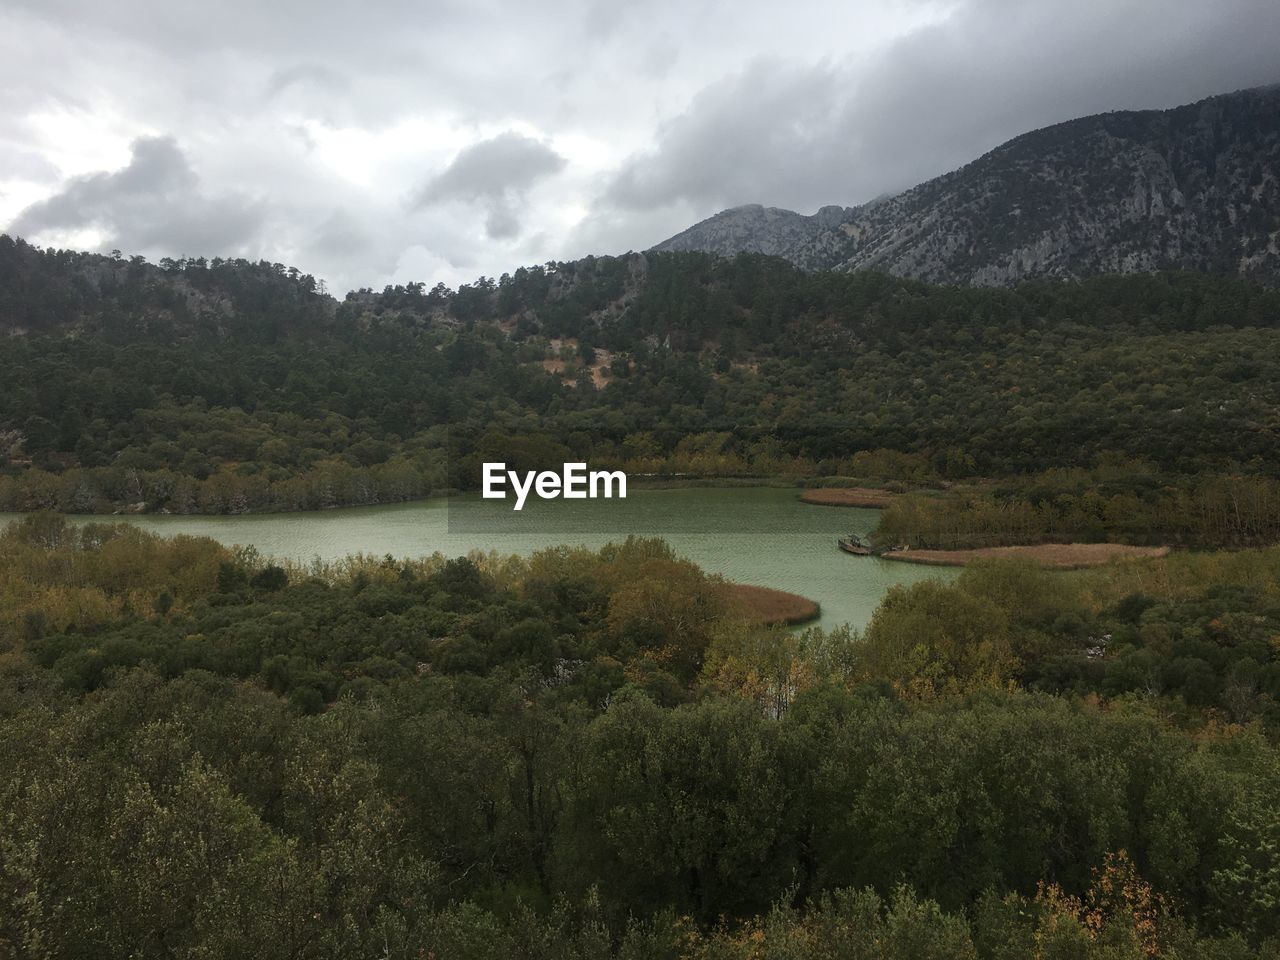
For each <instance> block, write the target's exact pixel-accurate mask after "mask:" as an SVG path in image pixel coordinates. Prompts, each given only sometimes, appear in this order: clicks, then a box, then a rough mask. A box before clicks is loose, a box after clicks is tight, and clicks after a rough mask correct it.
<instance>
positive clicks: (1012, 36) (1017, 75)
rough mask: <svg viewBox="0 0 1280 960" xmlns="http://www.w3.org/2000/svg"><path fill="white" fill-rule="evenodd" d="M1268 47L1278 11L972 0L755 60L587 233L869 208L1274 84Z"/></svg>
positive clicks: (615, 193)
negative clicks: (1089, 126) (744, 213)
mask: <svg viewBox="0 0 1280 960" xmlns="http://www.w3.org/2000/svg"><path fill="white" fill-rule="evenodd" d="M1276 36H1280V5H1277V4H1275V3H1274V2H1273V0H1224V2H1222V3H1219V4H1215V5H1212V6H1206V5H1200V4H1170V3H1167V2H1163V0H1124V2H1118V3H1117V2H1114V0H1085V2H1076V3H1072V4H1062V3H1059V2H1056V0H1054V2H1050V0H1016V2H1015V0H969V2H965V3H961V4H957V5H955V6H954V7H953V8H952V9H951V10H950V12H949V14H948V15H947V16H946V17H944V18H941V19H939V20H937V21H936V22H933V23H930V24H926V25H924V26H921V27H920V28H918V29H915V30H912V31H910V32H908V33H907V34H905V35H904V36H902V37H900V38H899V39H898V40H896V41H895V42H894V43H892V44H890V45H888V46H887V47H885V48H884V49H882V50H880V51H878V52H876V53H875V54H874V55H871V56H866V57H858V58H854V57H844V58H838V59H833V60H819V61H814V62H807V63H805V62H801V63H796V62H793V61H779V60H776V59H773V60H755V61H752V62H750V63H748V64H746V65H745V66H743V67H742V68H741V69H739V70H738V71H737V72H735V73H733V74H732V75H730V76H727V77H725V78H723V79H722V80H720V81H717V82H716V83H713V84H711V85H709V86H707V87H706V88H704V89H703V90H702V91H701V92H700V93H699V94H698V95H697V96H696V97H694V98H693V99H692V101H691V102H690V103H689V105H688V106H687V108H686V109H685V110H684V111H683V112H682V113H680V114H679V115H677V116H674V117H670V118H668V119H666V120H665V121H664V122H662V123H661V124H660V125H659V126H658V128H657V130H656V136H655V138H654V142H653V144H652V145H651V146H650V147H649V148H647V149H645V150H642V151H638V152H636V153H635V154H633V155H632V156H631V157H629V158H627V159H626V160H625V162H624V163H622V164H621V165H620V167H619V168H618V170H617V171H616V173H615V174H614V175H613V176H612V177H611V178H609V179H608V180H607V182H606V184H605V186H604V188H603V189H602V191H601V193H600V195H599V197H598V199H597V202H596V203H595V204H594V207H593V211H592V216H591V217H590V218H588V221H587V222H585V223H584V224H583V225H582V227H581V228H580V230H579V234H580V236H585V235H590V236H608V235H610V234H612V233H616V230H615V229H614V228H613V227H611V226H610V225H611V224H616V223H617V222H618V219H619V216H625V215H629V214H634V215H637V216H641V217H642V218H643V219H644V220H645V221H647V222H650V223H651V222H653V221H654V219H655V217H654V216H653V211H655V210H661V209H670V210H671V211H673V214H678V215H679V216H680V217H683V218H686V219H684V220H682V221H680V222H679V223H678V224H677V223H676V222H675V219H674V216H673V218H672V220H671V222H670V226H671V227H673V228H674V229H672V230H670V232H675V231H676V230H678V229H681V228H682V227H683V226H687V225H688V223H689V220H688V219H687V218H689V217H690V215H692V219H701V218H702V217H705V216H708V215H709V214H711V213H713V212H715V211H716V210H719V209H722V208H724V207H728V206H734V205H738V204H742V203H748V202H757V203H764V204H768V205H775V206H783V207H789V208H792V209H797V210H800V211H803V212H811V211H813V210H815V209H816V208H817V207H819V206H822V205H824V204H830V203H836V204H842V205H853V204H856V203H861V202H864V201H866V200H869V199H871V198H873V197H875V196H878V195H880V194H883V193H886V192H896V191H899V190H902V189H905V188H906V187H909V186H912V185H914V184H916V183H918V182H920V181H922V180H925V179H928V178H930V177H933V176H936V175H938V174H941V173H944V172H946V171H948V170H952V169H955V168H956V167H959V166H961V165H963V164H964V163H967V162H968V161H970V160H972V159H975V158H976V157H978V156H980V155H981V154H982V153H985V152H986V151H988V150H990V149H992V148H993V147H995V146H998V145H999V144H1000V143H1002V142H1004V141H1005V140H1008V139H1010V138H1012V137H1014V136H1017V135H1018V134H1021V133H1024V132H1027V131H1029V130H1033V129H1036V128H1039V127H1042V126H1047V125H1050V124H1053V123H1057V122H1060V121H1065V120H1069V119H1073V118H1075V117H1079V116H1085V115H1088V114H1091V113H1099V112H1104V111H1107V110H1113V109H1142V108H1164V107H1170V106H1175V105H1178V104H1181V103H1185V102H1190V101H1193V100H1196V99H1200V98H1202V97H1205V96H1209V95H1212V94H1214V93H1222V92H1227V91H1230V90H1234V89H1239V88H1241V87H1246V86H1254V85H1261V84H1264V83H1268V82H1274V81H1275V80H1280V61H1277V60H1276V56H1275V54H1276V47H1275V41H1274V38H1275V37H1276ZM661 239H663V236H659V235H652V236H651V237H649V238H648V242H649V243H652V242H658V241H660V240H661ZM643 245H648V244H647V243H645V244H643Z"/></svg>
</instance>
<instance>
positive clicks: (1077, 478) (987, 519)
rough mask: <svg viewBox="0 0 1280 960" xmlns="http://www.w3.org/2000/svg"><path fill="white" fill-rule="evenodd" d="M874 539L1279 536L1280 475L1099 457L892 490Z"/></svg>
mask: <svg viewBox="0 0 1280 960" xmlns="http://www.w3.org/2000/svg"><path fill="white" fill-rule="evenodd" d="M874 539H875V541H876V542H877V543H878V544H879V545H880V546H884V547H893V546H898V545H907V546H911V547H924V548H932V549H942V550H954V549H965V548H968V547H987V546H994V545H1016V544H1033V543H1052V542H1057V541H1064V540H1065V541H1073V540H1084V541H1091V542H1119V543H1134V544H1174V545H1178V546H1190V547H1210V546H1219V547H1221V546H1229V547H1241V546H1258V545H1264V544H1271V543H1275V542H1276V541H1278V540H1280V479H1277V478H1276V477H1271V476H1258V475H1252V476H1251V475H1238V474H1237V475H1203V476H1180V477H1178V476H1170V475H1169V474H1164V473H1161V472H1160V471H1158V470H1155V469H1153V467H1152V466H1151V464H1148V463H1143V462H1141V461H1133V460H1123V461H1115V460H1107V461H1104V462H1102V463H1101V464H1099V465H1098V466H1097V467H1095V468H1093V469H1088V470H1085V469H1074V470H1053V471H1044V472H1041V473H1036V474H1028V475H1024V476H1021V477H1014V478H1008V479H1005V480H1003V481H1001V482H998V483H989V484H982V485H977V486H973V485H969V486H961V487H956V488H953V489H951V490H949V491H946V492H940V491H929V492H916V493H909V494H907V495H905V496H899V497H895V498H894V499H893V500H892V501H891V502H890V503H889V506H888V508H887V509H886V510H885V511H884V513H883V514H882V516H881V518H880V522H879V525H878V526H877V528H876V531H875V536H874Z"/></svg>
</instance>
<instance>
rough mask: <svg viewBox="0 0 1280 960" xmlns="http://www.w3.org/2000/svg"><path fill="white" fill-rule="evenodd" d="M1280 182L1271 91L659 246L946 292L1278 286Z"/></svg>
mask: <svg viewBox="0 0 1280 960" xmlns="http://www.w3.org/2000/svg"><path fill="white" fill-rule="evenodd" d="M1278 176H1280V86H1277V87H1268V88H1263V89H1257V90H1246V91H1241V92H1239V93H1234V94H1227V95H1225V96H1220V97H1213V98H1210V99H1208V100H1204V101H1201V102H1199V103H1195V104H1191V105H1188V106H1184V107H1177V108H1175V109H1172V110H1151V111H1136V112H1121V113H1107V114H1100V115H1098V116H1093V117H1085V118H1083V119H1080V120H1073V121H1070V122H1068V123H1062V124H1058V125H1056V126H1052V127H1046V128H1045V129H1043V130H1037V131H1035V132H1033V133H1028V134H1025V135H1023V136H1021V137H1017V138H1016V139H1014V140H1011V141H1009V142H1008V143H1006V144H1004V145H1002V146H1000V147H998V148H996V149H995V150H993V151H991V152H990V153H988V154H986V155H985V156H983V157H981V158H979V159H978V160H975V161H974V162H973V163H970V164H968V165H967V166H965V167H962V168H961V169H959V170H956V171H954V172H952V173H948V174H945V175H944V176H941V177H938V178H936V179H934V180H930V181H928V182H926V183H922V184H920V185H919V186H916V187H913V188H912V189H910V190H907V191H905V192H904V193H901V194H898V195H897V196H894V197H891V198H888V199H886V200H883V201H880V202H877V203H874V204H868V205H865V206H863V207H856V208H840V207H824V208H823V210H821V211H819V213H817V214H815V215H814V216H812V217H805V216H802V215H800V214H794V213H791V212H790V211H786V210H776V209H765V208H761V207H739V208H737V209H735V210H727V211H725V212H724V213H721V214H717V215H716V216H715V217H712V218H710V219H709V220H705V221H703V222H702V223H700V224H698V225H696V226H694V227H692V228H690V229H689V230H686V231H685V232H684V233H681V234H678V235H677V236H675V237H672V238H671V239H670V240H667V241H665V242H663V243H661V244H659V245H658V246H657V247H656V248H655V249H658V250H704V251H707V252H712V253H718V254H722V255H731V254H734V253H737V252H740V251H750V252H761V253H775V254H778V255H781V256H784V257H786V258H788V259H789V260H791V261H792V262H793V263H795V264H797V265H798V266H801V267H803V268H805V269H843V270H863V269H877V270H885V271H887V272H889V273H893V274H896V275H899V276H904V277H912V278H915V279H920V280H928V281H933V282H938V283H955V284H975V285H1004V284H1010V283H1014V282H1016V281H1018V280H1023V279H1028V278H1032V277H1081V276H1089V275H1092V274H1098V273H1134V272H1143V271H1151V270H1160V269H1173V268H1178V269H1189V270H1206V271H1212V272H1217V273H1236V274H1241V275H1244V276H1249V277H1253V278H1257V279H1261V280H1265V281H1268V282H1276V281H1278V280H1280V240H1278V238H1280V183H1277V177H1278Z"/></svg>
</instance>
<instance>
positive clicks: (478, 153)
mask: <svg viewBox="0 0 1280 960" xmlns="http://www.w3.org/2000/svg"><path fill="white" fill-rule="evenodd" d="M565 164H566V161H565V158H564V157H562V156H560V154H558V153H556V152H555V151H554V150H552V149H551V148H550V147H549V146H547V145H546V144H545V143H543V142H542V141H540V140H535V139H533V138H532V137H526V136H524V135H523V134H519V133H515V132H514V131H508V132H506V133H502V134H499V135H498V136H496V137H492V138H490V139H488V140H481V141H480V142H479V143H473V144H472V145H471V146H469V147H466V148H464V149H463V150H462V151H460V152H459V153H458V155H457V156H456V157H454V159H453V162H451V163H450V164H449V165H448V166H447V167H445V168H444V170H442V171H441V172H440V173H438V174H436V175H435V176H434V177H432V178H431V179H430V180H428V181H427V183H426V184H425V185H424V186H423V187H422V188H421V189H420V190H419V191H418V193H417V195H416V197H415V198H414V201H413V206H414V207H416V208H422V207H428V206H433V205H435V204H439V203H447V202H450V201H463V202H475V203H479V204H480V205H481V206H482V207H483V208H484V210H485V214H486V219H485V232H486V233H488V235H489V236H490V237H492V238H493V239H495V240H506V239H512V238H514V237H517V236H519V234H520V218H519V216H518V210H519V208H520V207H521V206H522V204H523V202H524V200H525V198H526V197H527V195H528V192H529V190H530V189H532V188H533V186H534V185H535V184H536V183H538V182H539V181H540V180H544V179H546V178H547V177H550V176H553V175H554V174H557V173H559V172H560V171H561V170H563V169H564V167H565Z"/></svg>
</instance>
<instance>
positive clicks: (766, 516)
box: [9, 487, 957, 627]
mask: <svg viewBox="0 0 1280 960" xmlns="http://www.w3.org/2000/svg"><path fill="white" fill-rule="evenodd" d="M798 494H799V491H798V490H795V489H779V488H772V487H738V488H680V489H671V490H656V489H647V490H646V489H635V488H633V489H632V490H630V491H629V493H628V497H627V499H625V500H576V501H565V500H548V501H530V503H528V504H527V505H526V506H525V509H524V510H523V511H521V512H519V513H516V512H514V511H512V510H511V506H510V502H509V501H507V502H502V501H491V500H490V501H485V500H481V499H479V498H478V497H460V498H454V499H452V500H445V499H435V500H422V501H417V502H414V503H404V504H394V505H389V506H378V507H351V508H347V509H341V510H329V511H323V512H318V513H286V514H251V515H248V516H235V517H228V516H154V515H148V516H134V517H87V516H86V517H76V518H74V521H75V522H77V523H87V522H91V521H95V520H96V521H114V520H123V521H125V522H127V523H132V524H135V525H137V526H139V527H142V528H143V529H146V530H151V531H153V532H155V533H159V534H165V535H172V534H177V533H188V534H196V535H202V536H208V537H213V538H214V539H216V540H219V541H221V542H222V543H225V544H228V545H231V544H244V545H252V546H254V547H256V548H257V549H258V550H259V551H261V552H262V553H264V554H267V555H269V556H275V557H289V558H292V559H295V560H303V561H305V560H310V559H312V558H315V557H319V558H321V559H324V560H333V559H337V558H339V557H343V556H346V555H348V554H352V553H366V554H373V555H375V556H382V555H385V554H391V555H392V556H394V557H406V556H419V555H422V554H430V553H434V552H436V551H439V552H441V553H443V554H445V555H447V556H461V555H463V554H466V553H468V552H469V551H471V550H476V549H478V550H483V551H486V552H488V551H497V552H499V553H513V554H520V555H528V554H530V553H533V552H534V551H536V550H539V549H541V548H543V547H547V546H551V545H553V544H559V543H569V544H576V545H582V546H587V547H593V548H598V547H600V546H602V545H604V544H605V543H608V542H609V541H610V540H621V539H623V538H625V537H626V535H627V534H628V533H634V534H637V535H642V536H661V537H664V538H665V539H666V540H667V541H668V542H669V543H671V545H672V546H673V547H674V548H675V550H676V551H677V552H678V553H679V554H680V555H682V556H684V557H688V558H689V559H690V560H692V561H694V562H695V563H697V564H698V565H699V566H701V567H702V568H703V569H704V570H707V571H710V572H712V573H719V574H721V575H723V576H724V577H725V578H726V579H728V580H733V581H737V582H739V583H751V584H759V585H761V586H767V587H776V588H778V589H780V590H789V591H791V592H793V593H799V594H802V595H803V596H806V597H809V598H810V599H812V600H816V601H817V602H818V603H819V604H821V607H822V617H821V619H820V620H819V621H818V622H819V623H820V624H821V625H822V626H824V627H834V626H837V625H839V624H842V623H849V624H852V625H853V626H855V627H862V626H865V625H866V623H867V621H868V620H869V619H870V618H871V614H872V612H873V611H874V610H875V608H876V605H877V604H878V603H879V602H880V599H881V597H883V596H884V594H885V592H886V591H887V590H888V589H889V587H891V586H892V585H894V584H896V583H914V582H916V581H919V580H924V579H929V578H934V579H950V578H952V577H954V576H955V575H956V573H957V571H956V570H953V569H949V568H937V567H920V566H915V565H913V564H905V563H893V562H891V561H887V560H877V559H874V558H871V557H854V556H850V555H848V554H845V553H842V552H841V551H840V550H839V549H838V548H837V547H836V539H837V537H840V536H843V535H844V534H848V533H860V534H867V533H870V531H871V530H872V529H873V528H874V527H875V525H876V519H877V513H878V511H875V510H860V509H855V508H848V507H821V506H812V505H809V504H804V503H801V502H800V501H799V500H798V499H797V497H798ZM11 518H12V515H10V517H9V519H11Z"/></svg>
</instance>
